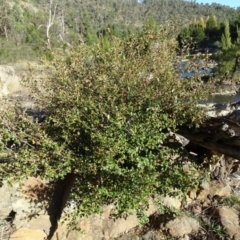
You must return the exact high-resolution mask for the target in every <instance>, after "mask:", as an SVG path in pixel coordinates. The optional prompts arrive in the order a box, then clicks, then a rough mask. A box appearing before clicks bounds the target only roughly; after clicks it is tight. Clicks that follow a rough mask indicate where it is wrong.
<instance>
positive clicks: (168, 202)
mask: <svg viewBox="0 0 240 240" xmlns="http://www.w3.org/2000/svg"><path fill="white" fill-rule="evenodd" d="M160 201H162V203H163V205H164V206H165V207H169V208H175V209H177V210H179V209H180V208H181V205H182V203H181V201H180V200H179V199H178V198H176V197H170V196H166V197H160Z"/></svg>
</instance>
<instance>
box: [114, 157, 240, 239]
mask: <svg viewBox="0 0 240 240" xmlns="http://www.w3.org/2000/svg"><path fill="white" fill-rule="evenodd" d="M209 168H210V169H211V173H210V175H211V179H210V181H204V182H202V184H201V186H200V188H199V189H197V190H192V191H189V192H188V194H187V195H186V196H185V199H183V201H182V202H181V205H180V207H179V208H178V201H176V202H174V201H172V202H173V206H174V205H175V204H176V205H175V207H176V209H177V210H176V212H175V213H173V212H170V213H165V214H159V213H158V212H155V213H154V214H153V215H151V216H150V217H149V223H148V224H147V225H146V226H143V227H137V228H135V229H132V231H130V232H128V233H125V234H122V235H121V236H120V237H118V238H115V240H161V239H169V240H170V239H179V240H180V239H181V240H190V239H191V240H218V239H234V240H237V239H240V170H239V161H234V160H233V159H228V158H224V157H223V156H221V157H219V161H217V163H215V164H214V165H212V166H210V165H209Z"/></svg>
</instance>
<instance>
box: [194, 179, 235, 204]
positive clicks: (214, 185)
mask: <svg viewBox="0 0 240 240" xmlns="http://www.w3.org/2000/svg"><path fill="white" fill-rule="evenodd" d="M231 192H232V188H231V186H230V185H228V184H226V183H223V182H218V181H212V182H211V183H210V185H209V187H208V186H205V188H204V189H203V190H202V191H200V193H199V194H198V196H197V199H198V200H204V199H206V198H207V197H208V195H211V196H216V195H217V196H219V197H227V196H229V195H230V194H231Z"/></svg>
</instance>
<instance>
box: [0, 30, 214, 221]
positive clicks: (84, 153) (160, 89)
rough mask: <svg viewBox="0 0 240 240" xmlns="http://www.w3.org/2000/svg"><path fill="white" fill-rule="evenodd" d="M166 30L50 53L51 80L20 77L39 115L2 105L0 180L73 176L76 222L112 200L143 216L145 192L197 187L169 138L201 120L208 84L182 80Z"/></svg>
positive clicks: (122, 208) (119, 208) (120, 208)
mask: <svg viewBox="0 0 240 240" xmlns="http://www.w3.org/2000/svg"><path fill="white" fill-rule="evenodd" d="M171 31H172V30H166V29H165V28H164V27H160V28H159V29H158V30H156V29H154V30H153V29H152V28H150V27H148V28H147V27H146V28H144V30H143V31H142V32H141V33H140V34H137V35H132V36H131V37H129V39H127V40H121V39H118V38H115V37H112V39H111V44H109V45H108V47H107V48H106V46H105V47H103V46H102V44H101V43H99V44H95V45H92V46H86V45H84V44H82V45H80V46H79V47H78V48H76V49H73V50H72V51H70V52H67V53H65V54H64V55H61V54H55V57H54V60H53V64H52V66H51V67H50V70H51V71H52V75H51V76H50V77H49V78H47V79H44V80H43V81H42V82H39V81H35V80H34V78H29V79H28V80H27V85H28V86H29V87H30V89H31V92H32V96H34V99H35V101H36V104H37V105H38V106H39V107H41V109H43V111H44V112H45V113H46V116H45V119H44V121H38V119H37V118H34V119H32V116H29V114H28V113H27V112H22V113H21V114H20V113H19V111H18V109H19V107H18V106H17V105H18V104H17V105H16V106H15V111H11V108H10V107H9V108H4V109H2V110H1V111H2V112H1V116H2V118H1V120H0V123H1V128H0V141H1V149H2V152H3V153H4V156H5V157H4V159H5V161H2V163H1V165H0V173H1V175H2V177H3V178H7V177H15V178H18V177H28V176H40V177H42V178H45V179H50V180H53V181H56V180H58V179H64V178H66V176H67V175H69V174H72V175H74V176H75V182H74V185H73V186H72V189H71V193H70V197H69V202H71V203H74V204H72V205H73V206H74V209H75V214H73V215H72V216H73V219H75V218H76V217H78V216H86V215H88V214H91V213H94V212H98V211H100V209H101V206H102V205H103V204H110V203H112V204H114V205H115V207H116V213H117V214H118V215H122V214H123V213H124V212H126V211H128V210H129V209H137V211H138V212H139V213H140V210H142V209H144V207H146V206H147V202H148V199H149V197H151V196H152V197H153V196H154V195H155V194H171V193H175V192H176V191H177V190H181V191H186V190H188V189H189V187H192V186H193V185H194V184H196V181H193V178H192V177H191V174H190V173H188V174H186V172H184V171H183V169H182V166H181V164H178V158H179V155H178V154H177V151H176V150H175V149H173V148H171V147H169V146H168V144H167V139H168V138H169V133H171V132H174V131H176V129H177V127H178V126H181V125H183V124H194V123H199V122H201V121H202V120H203V119H204V114H203V110H202V109H200V108H198V107H197V103H198V101H199V99H202V98H204V97H205V96H206V94H207V93H208V90H209V86H208V85H207V84H205V85H202V84H199V83H197V82H196V80H194V79H192V80H190V79H189V80H183V79H180V78H179V76H178V74H177V73H176V71H175V69H174V68H173V61H174V59H175V57H176V56H175V49H176V42H175V40H172V38H171V36H172V35H171V34H172V32H171ZM6 156H7V157H6ZM176 156H177V157H176Z"/></svg>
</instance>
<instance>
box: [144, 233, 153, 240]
mask: <svg viewBox="0 0 240 240" xmlns="http://www.w3.org/2000/svg"><path fill="white" fill-rule="evenodd" d="M142 240H154V237H153V234H152V233H151V232H147V233H146V234H144V235H143V236H142Z"/></svg>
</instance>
